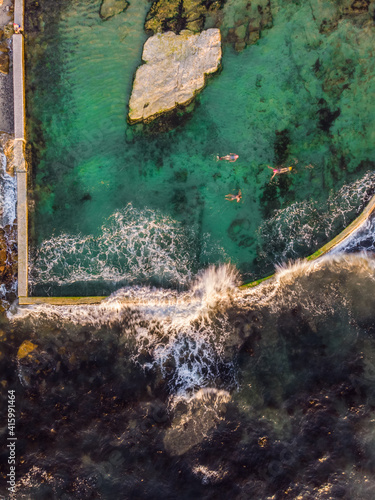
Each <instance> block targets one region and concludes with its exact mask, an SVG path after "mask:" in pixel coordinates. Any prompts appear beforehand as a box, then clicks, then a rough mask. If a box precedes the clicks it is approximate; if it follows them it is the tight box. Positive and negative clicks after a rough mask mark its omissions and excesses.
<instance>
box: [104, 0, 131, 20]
mask: <svg viewBox="0 0 375 500" xmlns="http://www.w3.org/2000/svg"><path fill="white" fill-rule="evenodd" d="M128 7H129V3H128V2H127V1H126V0H103V2H102V5H101V6H100V12H99V14H100V17H101V18H102V19H104V20H107V19H109V18H110V17H113V16H116V15H117V14H120V12H123V11H124V10H126V9H127V8H128Z"/></svg>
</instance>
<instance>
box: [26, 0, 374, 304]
mask: <svg viewBox="0 0 375 500" xmlns="http://www.w3.org/2000/svg"><path fill="white" fill-rule="evenodd" d="M242 3H243V2H228V5H227V6H226V7H225V16H226V17H225V22H224V24H223V32H225V30H226V29H228V26H230V25H231V23H234V22H237V21H238V18H239V16H240V15H242V14H241V12H242V10H241V9H243V5H242ZM148 8H149V3H148V2H147V1H146V0H143V1H139V2H133V3H131V5H130V7H129V8H128V9H127V10H126V11H125V12H124V13H122V14H119V15H117V16H115V17H114V18H112V19H110V20H108V21H102V20H101V19H100V17H99V14H98V11H99V2H98V1H92V0H79V1H78V0H77V1H72V2H69V3H68V4H66V3H61V4H60V3H54V4H53V8H52V6H51V4H48V5H40V6H38V7H36V4H34V3H32V2H31V3H29V7H28V17H29V21H28V23H29V29H28V31H29V36H28V40H27V46H28V72H27V80H28V124H29V139H30V142H31V145H32V157H31V163H32V171H33V179H34V199H35V213H34V214H32V235H33V245H32V259H31V262H32V265H31V277H30V278H31V279H30V281H31V284H32V286H33V292H34V293H35V294H39V293H40V294H45V293H47V294H52V295H59V294H61V295H64V294H67V295H71V294H83V295H84V294H89V295H92V294H99V295H101V294H106V293H109V292H110V291H111V290H113V289H114V288H118V287H119V286H121V285H124V284H130V283H134V282H136V283H140V284H142V283H151V284H156V285H163V286H167V287H168V286H177V285H178V284H180V285H182V286H184V284H185V283H186V282H188V281H189V279H190V277H191V276H194V275H195V274H196V272H197V271H198V270H199V269H201V268H203V267H206V266H207V265H208V264H210V263H220V262H226V261H231V262H232V263H234V264H235V265H236V266H237V268H238V269H239V270H240V271H241V273H242V277H243V279H244V280H251V279H253V278H255V277H259V276H263V275H265V274H267V273H269V272H271V271H272V270H273V267H274V265H275V263H281V262H283V261H286V260H288V259H290V258H297V257H299V256H305V255H307V254H308V253H311V252H313V251H314V250H315V249H316V248H317V247H319V246H320V245H321V244H323V243H324V242H326V241H327V240H328V239H329V238H330V237H332V236H333V235H335V234H336V233H337V232H338V231H339V230H340V229H342V228H343V227H344V226H345V225H346V224H347V223H348V222H350V220H352V219H353V218H354V216H355V215H356V212H357V211H358V210H360V209H361V207H362V206H363V202H364V201H365V200H366V199H367V198H368V195H369V191H370V190H371V185H372V183H371V179H370V178H369V174H368V175H366V173H367V172H368V171H369V169H371V168H372V163H371V158H372V157H373V153H374V151H373V146H372V144H373V141H371V136H372V134H373V133H374V132H373V128H372V127H373V126H372V124H371V121H370V117H371V113H372V107H373V104H372V101H371V100H370V99H369V95H371V93H372V92H373V85H374V83H373V81H374V79H373V78H371V76H372V75H373V73H374V64H373V62H372V59H371V57H368V56H369V54H370V51H371V42H370V40H371V36H370V38H369V35H371V34H372V32H369V29H367V31H366V30H365V29H362V28H358V27H357V26H356V25H355V24H354V23H353V20H352V19H345V20H344V21H343V22H341V23H340V24H339V26H338V28H337V29H336V30H334V31H333V32H332V33H331V34H329V35H327V34H323V33H320V32H319V21H321V19H319V16H318V15H317V12H320V11H319V9H318V6H317V5H315V3H314V2H313V4H312V8H310V7H309V6H308V5H299V6H298V9H297V8H295V6H294V5H292V4H290V3H289V2H275V3H273V4H272V13H273V20H274V25H273V27H272V28H270V29H268V30H264V31H263V32H262V37H261V39H260V41H259V42H257V44H255V45H253V46H250V47H247V48H246V49H244V50H243V51H242V52H240V53H237V52H235V50H234V49H233V48H232V47H231V46H230V45H228V44H226V45H224V48H223V49H224V52H223V61H222V70H221V71H220V73H219V74H217V75H215V76H214V77H212V78H210V80H209V82H208V84H207V87H206V88H205V89H204V90H203V92H202V93H201V94H200V95H199V96H198V98H197V100H196V102H195V105H194V106H193V109H190V110H189V112H186V113H180V114H178V115H175V116H174V117H173V118H171V119H170V120H169V122H167V124H166V123H165V122H163V123H158V124H156V125H154V126H152V127H146V128H143V127H140V126H137V125H136V126H130V125H128V124H127V123H126V115H127V103H128V99H129V95H130V91H131V85H132V79H133V76H134V72H135V69H136V67H137V66H138V65H139V63H140V58H141V52H142V45H143V43H144V41H145V39H146V35H145V33H144V31H143V24H144V19H145V15H146V13H147V10H148ZM314 8H315V9H317V10H316V12H315V13H314ZM319 15H320V14H319ZM348 55H350V60H349V57H348ZM366 58H367V59H366ZM318 60H319V64H318V63H317V61H318ZM345 61H347V62H345ZM348 61H349V62H348ZM345 65H346V66H345ZM353 88H355V89H356V90H355V91H353ZM338 110H339V111H340V112H339V113H338ZM354 122H355V123H356V127H355V128H353V123H354ZM168 129H169V130H168ZM229 152H236V153H238V154H239V155H240V158H239V160H237V162H236V163H225V162H217V161H216V159H215V158H216V155H217V154H226V153H229ZM295 159H297V160H298V163H297V164H295ZM280 163H286V164H293V165H295V168H294V170H293V172H292V174H290V175H286V176H280V177H279V178H278V179H276V181H274V182H272V183H270V182H269V179H270V170H269V169H268V168H267V164H269V165H275V164H280ZM356 180H357V184H356V183H355V182H356ZM353 183H354V184H353ZM352 185H354V187H355V188H353V189H352V188H349V187H348V186H352ZM345 186H346V187H345ZM239 188H241V190H242V193H243V199H242V201H241V203H239V204H237V203H229V202H226V201H225V199H224V196H225V194H227V193H229V192H232V193H235V192H236V190H238V189H239ZM340 190H341V191H340ZM340 192H342V193H343V196H342V197H341V198H340V196H337V197H335V195H336V193H340ZM327 200H328V201H327ZM330 200H331V201H330ZM332 200H334V202H333V204H334V205H335V209H334V211H333V212H332ZM312 207H313V208H312ZM124 213H125V215H124ZM339 213H340V214H343V216H341V215H340V216H338V214H339ZM119 219H121V220H122V226H121V228H118V231H116V232H115V233H116V234H113V232H111V231H112V229H111V228H112V226H113V224H112V223H113V220H117V221H118V220H119ZM139 219H141V220H143V221H144V223H143V225H142V227H140V226H137V225H136V226H135V227H136V231H138V232H139V239H138V241H135V239H134V235H133V234H132V235H131V237H128V236H127V235H128V233H129V230H130V228H132V227H134V224H135V222H136V221H138V220H139ZM291 219H293V222H292V223H291ZM155 220H158V221H168V223H167V224H166V225H165V226H163V224H164V222H160V224H159V226H158V228H157V232H158V234H159V235H160V236H159V239H158V241H157V242H156V244H155V245H156V246H155V245H154V248H155V251H154V252H153V255H156V253H158V252H159V253H160V254H162V255H167V260H168V259H169V260H170V261H171V262H172V261H173V260H175V261H176V266H175V267H176V268H177V270H176V273H175V274H174V275H173V276H172V275H171V274H170V273H168V272H165V269H164V267H163V266H161V267H158V265H156V264H155V260H153V257H151V254H150V253H149V247H150V246H152V245H153V243H152V241H153V242H155V239H153V238H154V234H155V229H154V221H155ZM297 221H298V223H297V225H296V222H297ZM322 221H324V224H322ZM171 225H172V226H173V232H174V234H175V235H176V241H177V240H178V244H176V245H175V246H172V247H171V245H170V244H169V241H168V232H169V231H170V227H171ZM291 228H292V229H291ZM130 232H131V231H130ZM112 238H114V240H115V241H114V240H113V239H112ZM119 238H120V239H119ZM134 245H135V246H136V247H137V248H136V249H135V247H134ZM77 247H79V248H80V251H77V252H75V253H74V255H73V254H72V251H71V249H72V248H74V249H77ZM129 249H130V251H131V252H132V255H133V256H134V255H135V254H136V255H138V256H139V257H140V258H139V259H136V262H135V261H134V259H133V260H132V259H130V260H131V261H132V262H130V264H128V261H129V252H128V250H129ZM133 250H134V251H133ZM137 252H138V254H137ZM151 253H152V252H151ZM151 260H153V262H154V264H151V265H149V264H148V261H151ZM182 262H183V264H181V263H182ZM68 269H72V270H73V271H72V273H71V275H69V272H68ZM145 269H146V271H145Z"/></svg>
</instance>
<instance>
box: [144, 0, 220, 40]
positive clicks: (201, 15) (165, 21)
mask: <svg viewBox="0 0 375 500" xmlns="http://www.w3.org/2000/svg"><path fill="white" fill-rule="evenodd" d="M224 3H225V0H205V1H202V0H158V1H156V2H154V3H153V4H152V6H151V9H150V12H149V13H148V15H147V18H146V23H145V29H146V31H148V32H152V33H164V32H166V31H173V32H175V33H179V32H180V31H181V30H183V29H188V30H191V31H193V32H199V31H202V30H203V28H204V24H205V20H206V17H208V16H213V15H215V14H216V13H217V12H218V11H219V9H221V8H222V6H223V5H224Z"/></svg>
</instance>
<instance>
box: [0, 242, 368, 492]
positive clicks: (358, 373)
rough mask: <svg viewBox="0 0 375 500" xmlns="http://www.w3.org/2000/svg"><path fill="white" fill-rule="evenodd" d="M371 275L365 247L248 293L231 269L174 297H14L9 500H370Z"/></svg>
mask: <svg viewBox="0 0 375 500" xmlns="http://www.w3.org/2000/svg"><path fill="white" fill-rule="evenodd" d="M367 238H372V241H374V233H368V234H367ZM374 271H375V260H374V258H373V256H371V255H370V254H367V253H356V254H346V253H341V254H338V255H334V256H327V257H324V258H322V259H321V260H320V261H317V262H314V263H311V262H310V263H306V262H296V263H294V264H293V265H290V266H289V267H283V268H280V269H279V270H278V272H277V274H276V277H275V279H274V280H273V281H270V282H266V283H264V284H263V285H259V286H258V287H256V288H252V289H248V290H245V291H244V290H239V289H238V287H237V286H236V284H237V280H238V272H237V271H236V269H235V268H233V267H231V266H229V265H227V266H221V267H219V268H209V269H208V270H206V271H205V272H204V273H202V275H200V277H199V278H197V279H196V281H195V282H194V284H193V285H192V286H191V288H190V289H188V290H186V291H181V292H177V291H176V290H170V291H169V292H166V291H163V290H161V289H160V288H159V289H156V288H150V287H144V286H143V287H140V286H139V287H134V286H132V287H128V288H123V289H120V290H118V291H117V292H115V293H114V294H113V295H112V296H111V297H109V298H108V299H107V300H106V301H104V302H102V303H101V304H100V305H92V306H71V307H68V306H61V307H59V306H46V305H44V306H43V305H41V306H33V307H22V308H17V307H16V306H14V307H13V308H11V309H10V310H9V311H8V313H7V316H4V315H2V317H1V344H0V349H1V350H0V375H1V377H0V378H1V383H2V386H3V388H4V390H3V391H2V394H1V408H2V409H3V408H6V404H7V389H14V390H15V391H16V408H17V415H16V421H17V424H16V435H17V446H16V452H17V467H16V469H17V476H16V486H15V495H14V496H13V497H12V496H9V498H17V499H30V498H32V499H38V500H39V499H47V498H48V499H63V500H68V499H69V500H70V499H72V500H73V499H74V500H75V499H79V500H81V499H91V498H101V499H108V500H111V499H114V498H116V499H126V500H127V499H129V500H130V499H134V498H137V499H159V498H160V499H162V498H171V499H177V498H183V499H187V500H189V499H192V498H202V499H214V498H218V497H219V496H220V497H222V498H228V499H241V500H242V499H246V500H247V499H262V500H263V499H264V500H266V499H267V500H271V499H285V498H292V499H306V500H310V499H314V500H315V499H322V500H323V499H328V498H331V499H339V498H344V499H348V500H349V499H350V500H352V499H358V500H371V499H372V498H373V496H374V491H375V471H374V432H375V428H374V410H373V409H374V403H375V400H374V398H375V392H374V380H375V341H374V331H375V315H374V310H375V309H374V289H375V272H374ZM30 343H31V344H30ZM21 346H22V349H24V348H25V347H29V350H30V351H31V352H29V354H27V355H26V356H22V349H21V350H20V351H19V348H20V347H21ZM2 413H3V412H2ZM4 418H5V417H4ZM6 435H7V434H6V427H4V428H3V430H2V437H3V438H4V440H3V441H4V442H5V441H6V439H5V438H6ZM7 455H8V453H7V450H6V448H5V447H4V448H2V451H1V454H0V473H1V476H2V478H3V479H4V478H5V476H6V474H7V473H8V466H7ZM4 481H5V480H4ZM4 481H2V482H1V487H0V488H1V489H0V494H7V491H6V489H5V486H6V485H5V482H4ZM6 498H8V496H6Z"/></svg>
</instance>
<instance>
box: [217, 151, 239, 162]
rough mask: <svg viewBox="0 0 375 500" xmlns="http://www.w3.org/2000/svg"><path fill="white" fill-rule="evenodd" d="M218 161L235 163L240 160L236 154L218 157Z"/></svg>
mask: <svg viewBox="0 0 375 500" xmlns="http://www.w3.org/2000/svg"><path fill="white" fill-rule="evenodd" d="M216 159H217V161H219V160H227V161H230V162H234V161H236V160H237V159H238V155H235V154H234V153H230V154H229V155H225V156H216Z"/></svg>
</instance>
